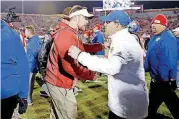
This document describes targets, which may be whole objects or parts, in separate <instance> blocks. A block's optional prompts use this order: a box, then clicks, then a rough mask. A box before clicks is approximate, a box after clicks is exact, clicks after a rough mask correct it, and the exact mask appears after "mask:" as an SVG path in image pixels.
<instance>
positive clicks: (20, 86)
mask: <svg viewBox="0 0 179 119" xmlns="http://www.w3.org/2000/svg"><path fill="white" fill-rule="evenodd" d="M28 85H29V67H28V61H27V56H26V53H25V50H24V48H23V45H22V42H21V39H20V36H19V35H18V33H17V32H16V31H14V30H13V29H12V28H11V27H9V26H8V25H7V24H6V22H4V21H3V20H1V119H11V118H12V114H13V112H14V109H15V108H16V106H17V104H18V103H19V113H20V114H23V113H25V111H26V109H27V94H28Z"/></svg>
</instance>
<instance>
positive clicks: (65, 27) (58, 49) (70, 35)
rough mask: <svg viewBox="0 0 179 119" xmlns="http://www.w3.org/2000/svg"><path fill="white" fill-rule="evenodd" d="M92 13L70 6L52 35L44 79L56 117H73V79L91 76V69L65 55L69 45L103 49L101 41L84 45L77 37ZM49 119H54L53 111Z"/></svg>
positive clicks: (70, 118) (94, 49)
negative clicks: (68, 11)
mask: <svg viewBox="0 0 179 119" xmlns="http://www.w3.org/2000/svg"><path fill="white" fill-rule="evenodd" d="M92 16H93V15H91V14H89V13H88V11H87V9H86V8H85V7H81V6H78V5H77V6H74V7H73V8H72V9H71V12H70V15H69V19H70V21H69V22H68V23H67V22H66V23H64V22H60V24H59V26H58V28H57V29H56V30H57V32H55V33H56V34H54V43H53V45H52V48H51V51H50V56H49V59H48V64H47V70H46V77H45V79H46V81H47V86H48V89H49V92H50V95H51V97H52V102H53V105H54V107H55V112H56V115H57V116H58V118H59V119H76V116H77V102H76V99H75V96H74V93H73V90H72V87H73V85H74V84H73V80H74V79H75V78H76V79H81V80H93V79H94V76H95V73H94V72H92V71H90V70H88V69H87V68H85V67H84V66H82V65H81V64H79V63H78V62H77V61H76V60H74V59H73V58H71V57H70V56H69V55H68V49H69V48H70V47H71V46H72V45H75V46H77V47H78V48H80V49H81V50H82V51H86V52H91V53H95V52H98V51H100V50H102V49H103V46H102V45H101V44H94V45H86V44H82V42H81V41H80V40H79V39H78V30H79V29H80V30H85V27H86V25H87V24H88V18H89V17H92ZM50 118H51V119H55V117H54V116H53V112H52V113H51V116H50Z"/></svg>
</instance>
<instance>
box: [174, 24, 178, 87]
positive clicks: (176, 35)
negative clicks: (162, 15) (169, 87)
mask: <svg viewBox="0 0 179 119" xmlns="http://www.w3.org/2000/svg"><path fill="white" fill-rule="evenodd" d="M173 34H174V35H175V37H176V38H177V44H178V64H177V89H178V90H179V27H178V28H176V29H174V30H173Z"/></svg>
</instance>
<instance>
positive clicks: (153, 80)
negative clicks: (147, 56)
mask: <svg viewBox="0 0 179 119" xmlns="http://www.w3.org/2000/svg"><path fill="white" fill-rule="evenodd" d="M151 81H152V82H154V83H155V82H166V83H167V82H171V80H156V79H153V78H152V79H151ZM172 81H175V80H172Z"/></svg>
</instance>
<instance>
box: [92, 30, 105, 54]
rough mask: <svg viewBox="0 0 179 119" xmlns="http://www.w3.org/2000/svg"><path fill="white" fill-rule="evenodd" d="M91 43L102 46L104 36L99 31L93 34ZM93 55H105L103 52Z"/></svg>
mask: <svg viewBox="0 0 179 119" xmlns="http://www.w3.org/2000/svg"><path fill="white" fill-rule="evenodd" d="M92 43H101V44H104V36H103V33H102V32H101V31H98V32H96V33H95V37H94V39H93V41H92ZM95 55H105V52H104V50H102V51H99V52H97V53H96V54H95Z"/></svg>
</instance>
